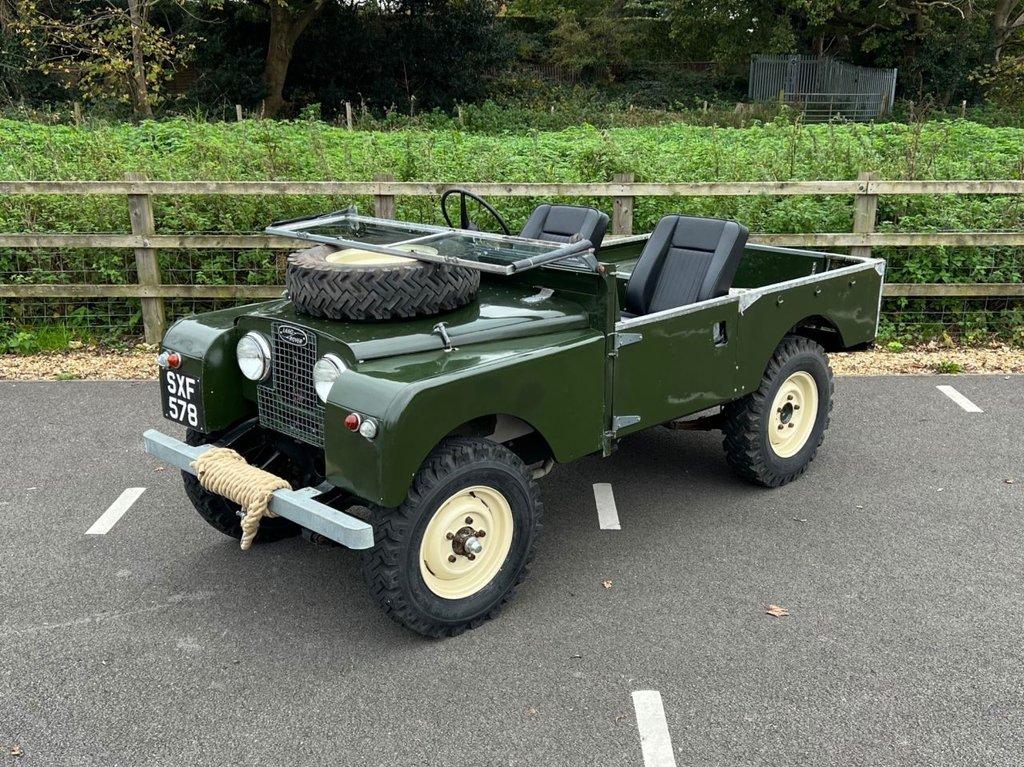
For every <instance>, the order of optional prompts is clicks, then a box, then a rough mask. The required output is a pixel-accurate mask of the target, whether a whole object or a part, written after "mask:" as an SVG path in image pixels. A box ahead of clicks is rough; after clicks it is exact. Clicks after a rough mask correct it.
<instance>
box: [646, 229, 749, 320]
mask: <svg viewBox="0 0 1024 767" xmlns="http://www.w3.org/2000/svg"><path fill="white" fill-rule="evenodd" d="M746 244H747V228H746V227H745V226H743V225H742V224H739V223H737V222H735V221H723V220H721V219H717V218H695V217H693V216H665V217H664V218H663V219H661V221H659V222H658V225H657V226H656V227H655V228H654V231H653V232H652V233H651V238H650V239H649V240H648V241H647V245H645V246H644V250H643V253H641V254H640V259H639V260H638V261H637V262H636V266H635V267H634V269H633V273H632V274H631V275H630V277H629V283H628V284H627V285H626V311H627V312H629V313H630V314H634V315H639V314H650V313H651V312H660V311H662V310H664V309H674V308H676V307H678V306H686V305H687V304H692V303H695V302H697V301H705V300H707V299H709V298H716V297H718V296H724V295H727V294H728V293H729V288H730V287H732V278H733V277H734V276H736V267H737V266H738V265H739V263H740V258H742V256H743V248H744V246H745V245H746Z"/></svg>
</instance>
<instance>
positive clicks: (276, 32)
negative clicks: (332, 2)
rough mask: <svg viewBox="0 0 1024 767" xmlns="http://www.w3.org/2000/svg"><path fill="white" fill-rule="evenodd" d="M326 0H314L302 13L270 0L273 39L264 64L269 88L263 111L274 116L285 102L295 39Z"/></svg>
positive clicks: (275, 0) (268, 115) (264, 74)
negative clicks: (285, 88)
mask: <svg viewBox="0 0 1024 767" xmlns="http://www.w3.org/2000/svg"><path fill="white" fill-rule="evenodd" d="M325 2H326V0H313V2H312V3H310V4H309V6H307V7H306V9H305V10H304V11H303V12H302V13H296V11H294V10H292V9H291V8H289V7H288V6H286V5H283V4H282V3H281V2H280V0H270V39H269V40H268V42H267V60H266V63H265V65H264V68H263V84H264V85H265V86H266V88H267V95H266V98H264V100H263V113H264V115H266V116H267V117H274V116H276V115H277V114H278V112H280V111H281V109H282V108H283V107H284V106H285V101H284V83H285V79H286V78H287V77H288V66H289V65H290V64H291V62H292V52H293V51H294V50H295V41H296V40H298V39H299V37H300V36H301V35H302V33H303V32H304V31H306V27H307V26H309V22H311V21H312V20H313V19H314V18H315V17H316V16H317V14H319V13H320V11H321V10H322V9H323V7H324V3H325Z"/></svg>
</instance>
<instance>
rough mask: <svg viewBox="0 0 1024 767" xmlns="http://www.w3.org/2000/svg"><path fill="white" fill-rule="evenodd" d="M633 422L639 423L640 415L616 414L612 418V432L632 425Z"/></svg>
mask: <svg viewBox="0 0 1024 767" xmlns="http://www.w3.org/2000/svg"><path fill="white" fill-rule="evenodd" d="M635 423H640V416H638V415H617V416H614V417H613V418H612V434H614V433H615V432H617V431H618V430H619V429H625V428H626V427H627V426H632V425H633V424H635Z"/></svg>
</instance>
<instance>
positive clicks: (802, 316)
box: [737, 262, 882, 394]
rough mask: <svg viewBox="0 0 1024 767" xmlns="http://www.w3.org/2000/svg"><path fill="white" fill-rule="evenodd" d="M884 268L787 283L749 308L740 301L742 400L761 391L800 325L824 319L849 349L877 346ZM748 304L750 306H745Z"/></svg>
mask: <svg viewBox="0 0 1024 767" xmlns="http://www.w3.org/2000/svg"><path fill="white" fill-rule="evenodd" d="M881 263H882V262H869V263H864V264H857V265H852V266H848V267H844V268H842V269H837V270H835V271H832V272H825V273H824V274H820V275H816V276H815V277H810V278H803V279H801V280H797V281H796V282H799V283H802V284H795V285H789V286H787V285H786V284H785V283H783V284H782V285H779V286H778V287H774V288H772V287H770V288H768V289H764V292H760V291H759V294H758V295H757V297H756V299H754V300H753V301H752V302H749V303H748V301H749V299H747V300H745V296H743V295H741V296H740V309H741V317H740V323H739V333H738V340H739V347H738V351H737V355H738V370H737V376H738V379H737V386H738V392H739V393H740V394H745V393H747V392H750V391H753V390H754V389H756V388H757V387H758V386H759V385H760V381H761V375H762V373H763V372H764V369H765V367H766V366H767V364H768V360H769V359H770V358H771V356H772V354H773V353H774V351H775V347H776V346H778V344H779V341H781V340H782V338H783V336H784V335H785V334H786V333H788V332H789V331H790V330H792V329H793V328H794V327H796V326H797V325H800V324H803V323H806V322H807V321H809V320H815V321H816V320H817V318H820V319H823V320H825V321H826V323H827V324H829V325H831V326H832V327H834V328H835V329H836V330H837V331H838V333H839V335H840V338H841V345H842V347H843V348H846V349H849V348H851V347H855V346H859V345H861V344H865V343H869V342H870V341H872V340H874V338H875V332H876V329H877V325H878V300H879V295H880V294H881V290H882V274H881V269H880V267H879V268H876V265H880V264H881ZM744 304H745V305H744Z"/></svg>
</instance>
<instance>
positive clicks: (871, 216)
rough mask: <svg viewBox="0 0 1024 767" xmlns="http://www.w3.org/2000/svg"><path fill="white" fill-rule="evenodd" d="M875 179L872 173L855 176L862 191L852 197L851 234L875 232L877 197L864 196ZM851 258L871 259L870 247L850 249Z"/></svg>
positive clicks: (875, 195) (872, 195) (861, 246)
mask: <svg viewBox="0 0 1024 767" xmlns="http://www.w3.org/2000/svg"><path fill="white" fill-rule="evenodd" d="M874 178H875V174H874V173H861V174H860V175H859V176H857V180H858V181H859V182H860V188H862V189H863V190H864V191H862V192H858V193H857V194H855V195H854V196H853V233H854V234H871V233H872V232H874V231H875V214H876V213H877V211H878V195H877V194H866V192H867V191H868V188H869V186H870V182H871V181H872V180H873V179H874ZM850 255H851V256H863V257H865V258H870V257H871V246H870V245H858V246H855V247H852V248H850Z"/></svg>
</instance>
